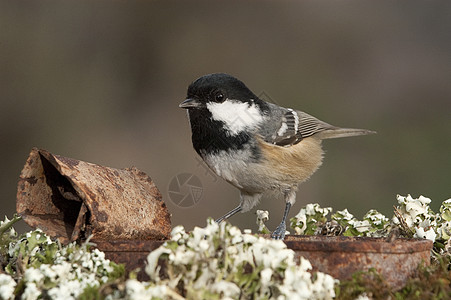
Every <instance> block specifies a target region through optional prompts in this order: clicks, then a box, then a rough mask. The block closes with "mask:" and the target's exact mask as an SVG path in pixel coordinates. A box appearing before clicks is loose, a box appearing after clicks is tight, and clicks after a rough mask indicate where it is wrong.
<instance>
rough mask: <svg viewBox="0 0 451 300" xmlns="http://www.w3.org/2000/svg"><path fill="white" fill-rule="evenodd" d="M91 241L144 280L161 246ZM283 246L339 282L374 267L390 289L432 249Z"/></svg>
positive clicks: (338, 242) (309, 241)
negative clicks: (147, 266) (152, 256)
mask: <svg viewBox="0 0 451 300" xmlns="http://www.w3.org/2000/svg"><path fill="white" fill-rule="evenodd" d="M264 236H267V235H264ZM94 242H95V243H96V244H97V248H98V249H99V250H102V251H104V252H105V254H106V257H107V258H108V259H111V260H112V261H115V262H117V263H123V264H125V265H126V270H127V271H132V270H135V269H136V268H140V269H141V271H140V272H139V273H138V279H140V280H146V279H148V277H147V275H146V274H145V272H144V269H145V264H146V258H147V255H148V254H149V252H151V251H152V250H154V249H156V248H158V247H159V246H161V245H162V244H163V243H164V241H151V240H139V241H133V240H129V241H128V240H123V241H99V240H96V241H94ZM285 244H286V245H287V247H288V248H289V249H292V250H293V251H294V252H295V254H296V258H299V257H300V256H303V257H304V258H306V259H308V260H309V261H310V263H311V264H312V266H313V271H321V272H324V273H327V274H330V275H332V276H333V277H335V278H337V279H340V280H343V279H349V278H350V277H351V275H352V274H353V273H354V272H357V271H362V270H368V269H370V268H375V269H376V270H377V272H379V273H380V274H382V275H383V276H384V277H385V279H386V280H387V282H388V283H389V284H390V285H391V286H392V287H402V286H403V285H404V284H405V283H406V281H407V279H408V278H409V277H411V276H413V275H414V274H415V272H416V270H417V268H418V265H419V264H420V263H424V264H425V265H429V263H430V251H431V249H432V242H431V241H429V240H424V239H397V240H395V241H393V242H387V241H386V240H385V239H383V238H366V237H345V236H338V237H325V236H297V235H288V236H286V237H285Z"/></svg>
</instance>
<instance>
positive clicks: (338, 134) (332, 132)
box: [318, 127, 376, 140]
mask: <svg viewBox="0 0 451 300" xmlns="http://www.w3.org/2000/svg"><path fill="white" fill-rule="evenodd" d="M375 133H376V131H371V130H366V129H355V128H339V127H335V128H331V129H326V130H324V131H321V132H319V133H318V136H319V138H320V139H322V140H325V139H335V138H342V137H348V136H357V135H367V134H375Z"/></svg>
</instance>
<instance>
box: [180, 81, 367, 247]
mask: <svg viewBox="0 0 451 300" xmlns="http://www.w3.org/2000/svg"><path fill="white" fill-rule="evenodd" d="M179 106H180V107H181V108H185V109H187V110H188V117H189V121H190V124H191V131H192V142H193V146H194V149H195V150H196V152H197V153H198V154H199V155H200V156H201V157H202V159H203V160H204V161H205V163H206V164H207V165H208V166H209V167H210V168H211V169H212V170H213V171H214V172H215V173H216V174H217V175H218V176H220V177H222V178H223V179H225V180H226V181H227V182H229V183H230V184H232V185H233V186H235V187H236V188H238V189H239V190H240V198H241V199H240V204H239V205H238V207H236V208H234V209H232V210H231V211H230V212H228V213H226V214H225V215H224V216H222V217H221V218H219V219H218V220H216V221H217V222H221V221H223V220H225V219H228V218H229V217H231V216H233V215H234V214H236V213H238V212H246V211H249V210H250V209H252V208H253V207H254V206H255V205H256V204H258V202H259V200H260V198H261V197H262V195H264V194H268V193H270V192H276V193H280V195H283V197H284V199H285V203H286V206H285V211H284V214H283V218H282V222H281V223H280V224H279V226H278V227H277V228H276V230H275V231H274V232H273V233H272V235H271V236H272V237H273V238H275V239H283V238H284V237H285V231H286V219H287V215H288V212H289V210H290V208H291V206H292V205H293V204H294V202H295V200H296V191H297V187H298V184H299V183H301V182H303V181H305V180H307V179H308V178H309V177H310V176H311V175H312V174H313V173H314V172H315V171H316V170H317V169H318V167H319V166H320V165H321V163H322V159H323V154H324V152H323V150H322V149H321V140H323V139H330V138H339V137H347V136H356V135H364V134H370V133H374V132H373V131H369V130H365V129H349V128H339V127H335V126H333V125H330V124H328V123H325V122H323V121H320V120H318V119H317V118H315V117H313V116H311V115H309V114H306V113H305V112H302V111H299V110H294V109H290V108H284V107H280V106H277V105H275V104H272V103H268V102H265V101H263V100H261V99H259V98H258V97H257V96H256V95H255V94H254V93H253V92H252V91H250V90H249V89H248V88H247V87H246V85H244V83H243V82H241V81H240V80H238V79H236V78H234V77H233V76H230V75H227V74H222V73H218V74H209V75H205V76H202V77H200V78H199V79H197V80H195V81H194V82H193V83H191V85H190V86H189V87H188V93H187V98H186V100H185V101H183V102H182V103H181V104H180V105H179Z"/></svg>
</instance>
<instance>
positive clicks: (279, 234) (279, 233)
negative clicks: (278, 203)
mask: <svg viewBox="0 0 451 300" xmlns="http://www.w3.org/2000/svg"><path fill="white" fill-rule="evenodd" d="M286 230H287V225H286V224H285V222H282V223H280V224H279V226H277V228H276V230H274V231H273V233H272V234H271V237H272V238H273V239H275V240H283V239H284V238H285V231H286Z"/></svg>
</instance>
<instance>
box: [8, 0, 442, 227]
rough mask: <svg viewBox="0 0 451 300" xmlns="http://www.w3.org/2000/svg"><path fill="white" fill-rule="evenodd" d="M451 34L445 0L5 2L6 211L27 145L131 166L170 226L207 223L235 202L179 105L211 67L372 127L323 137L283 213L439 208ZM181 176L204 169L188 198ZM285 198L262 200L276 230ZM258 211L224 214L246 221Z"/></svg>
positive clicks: (257, 88)
mask: <svg viewBox="0 0 451 300" xmlns="http://www.w3.org/2000/svg"><path fill="white" fill-rule="evenodd" d="M450 32H451V5H450V2H449V1H434V2H429V1H427V2H426V1H408V2H407V1H405V2H404V1H396V2H395V1H377V2H375V1H359V2H357V1H313V0H312V1H299V2H294V1H290V2H276V1H268V2H266V1H263V2H253V1H252V2H233V3H231V2H225V1H224V2H209V1H190V2H183V1H164V2H163V1H160V2H158V1H155V2H153V1H151V2H145V1H81V2H80V1H36V2H34V1H1V2H0V141H1V150H0V151H1V152H0V153H1V162H2V167H1V172H0V193H1V194H0V203H1V210H0V214H1V215H2V218H3V215H8V216H11V215H12V214H13V213H14V211H15V198H16V188H17V187H16V185H17V180H18V177H19V174H20V171H21V169H22V167H23V165H24V163H25V161H26V158H27V156H28V154H29V151H30V150H31V148H32V147H40V148H44V149H46V150H48V151H50V152H52V153H54V154H60V155H63V156H67V157H72V158H76V159H80V160H85V161H89V162H94V163H97V164H101V165H105V166H110V167H115V168H124V167H130V166H136V167H138V168H139V169H141V170H143V171H145V172H146V173H147V174H149V175H150V176H151V177H152V179H153V180H154V181H155V182H156V184H157V186H158V187H159V189H160V191H161V193H162V194H163V197H164V199H165V201H166V203H167V205H168V208H169V210H170V212H171V213H172V221H173V225H178V224H183V225H185V226H186V228H187V229H191V228H193V226H196V225H199V226H204V225H205V220H206V218H207V217H209V216H212V217H214V218H217V217H219V216H221V215H222V214H223V213H225V212H226V211H228V210H230V209H232V208H234V207H235V206H236V205H237V204H238V199H239V198H238V191H237V190H236V189H234V188H233V187H232V186H230V185H228V184H227V183H225V182H224V181H222V180H221V179H218V178H216V177H215V176H212V175H211V174H210V173H208V172H207V171H206V169H205V166H204V165H203V164H201V163H200V162H199V159H198V158H197V157H196V153H195V151H194V150H193V149H192V147H191V137H190V135H191V132H190V128H189V124H188V121H187V118H186V113H185V111H184V110H182V109H180V108H178V104H179V103H180V102H181V101H182V100H183V99H184V98H185V94H186V88H187V86H188V85H189V84H190V82H192V81H193V80H194V79H196V78H197V77H199V76H201V75H204V74H207V73H213V72H225V73H229V74H232V75H234V76H236V77H238V78H240V79H241V80H243V81H244V82H245V83H246V84H247V85H248V87H249V88H250V89H251V90H253V91H254V92H255V93H256V94H257V95H259V94H260V95H262V97H264V98H265V99H267V100H268V99H270V100H271V101H273V102H275V103H277V104H279V105H283V106H287V107H292V108H296V109H300V110H303V111H306V112H308V113H310V114H312V115H314V116H316V117H318V118H320V119H322V120H325V121H327V122H329V123H332V124H334V125H337V126H346V127H357V128H367V129H372V130H376V131H378V134H377V135H373V136H365V137H357V138H349V139H339V140H330V141H326V142H325V143H324V148H325V150H326V151H327V153H326V158H325V160H324V164H323V166H322V168H321V169H320V170H319V171H318V172H317V173H316V174H315V175H314V176H313V177H312V178H311V179H310V180H309V181H308V182H306V183H304V184H302V185H301V186H300V189H299V193H298V196H297V204H296V205H295V206H294V208H293V209H292V211H291V213H290V217H291V216H294V215H295V214H296V213H297V211H298V210H299V209H300V208H301V207H302V206H304V205H306V204H307V203H313V202H317V203H320V204H321V205H322V206H332V207H333V208H334V210H339V209H344V208H348V209H349V210H350V211H351V212H352V213H354V214H355V215H356V216H357V217H362V216H363V214H364V213H365V212H366V211H368V210H369V209H371V208H375V209H377V210H379V211H381V212H382V213H384V214H386V215H390V216H391V215H392V206H393V205H394V204H396V194H398V193H399V194H403V195H405V194H407V193H410V194H412V195H413V196H419V195H421V194H422V195H424V196H427V197H430V198H432V200H433V203H432V207H433V208H434V209H438V207H439V205H440V203H441V202H442V201H443V200H445V199H447V198H449V197H450V196H451V193H450V167H451V158H450V150H451V124H450V117H451V34H450ZM183 174H189V176H191V175H193V177H192V178H197V179H198V180H197V181H196V180H195V181H190V182H191V184H193V185H194V189H190V186H188V185H186V184H185V185H183V180H182V181H181V182H179V183H180V184H181V185H182V186H181V187H180V190H177V186H176V188H175V189H176V190H175V192H176V194H177V193H178V194H179V196H180V195H181V196H183V195H185V196H186V195H191V196H190V197H193V199H194V201H195V202H193V203H192V205H186V204H187V202H185V203H184V205H180V203H178V202H177V201H179V200H180V199H179V200H174V199H173V200H171V198H170V197H169V190H171V189H172V190H174V183H172V185H171V180H173V179H174V178H176V179H177V178H178V179H181V178H182V179H183V178H186V176H185V175H183ZM177 176H178V177H177ZM190 182H188V184H189V183H190ZM193 182H194V183H193ZM196 187H198V188H196ZM173 192H174V191H173ZM190 193H194V194H190ZM188 200H189V199H188ZM188 200H187V201H188ZM177 203H178V204H177ZM283 207H284V205H283V203H281V202H274V201H271V199H264V200H263V201H262V203H261V204H260V205H259V207H258V208H259V209H266V210H270V212H271V215H270V217H271V220H270V222H269V227H270V228H271V229H274V227H275V226H276V225H277V224H278V222H279V221H280V218H281V216H282V212H283ZM254 212H255V209H254V210H253V211H252V212H250V213H247V214H240V215H238V216H236V217H234V218H232V219H231V222H232V223H233V224H236V225H238V226H240V227H241V228H242V229H244V228H251V229H253V230H255V229H256V225H255V215H254ZM21 226H23V228H24V229H25V228H26V227H25V225H24V224H22V225H21Z"/></svg>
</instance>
